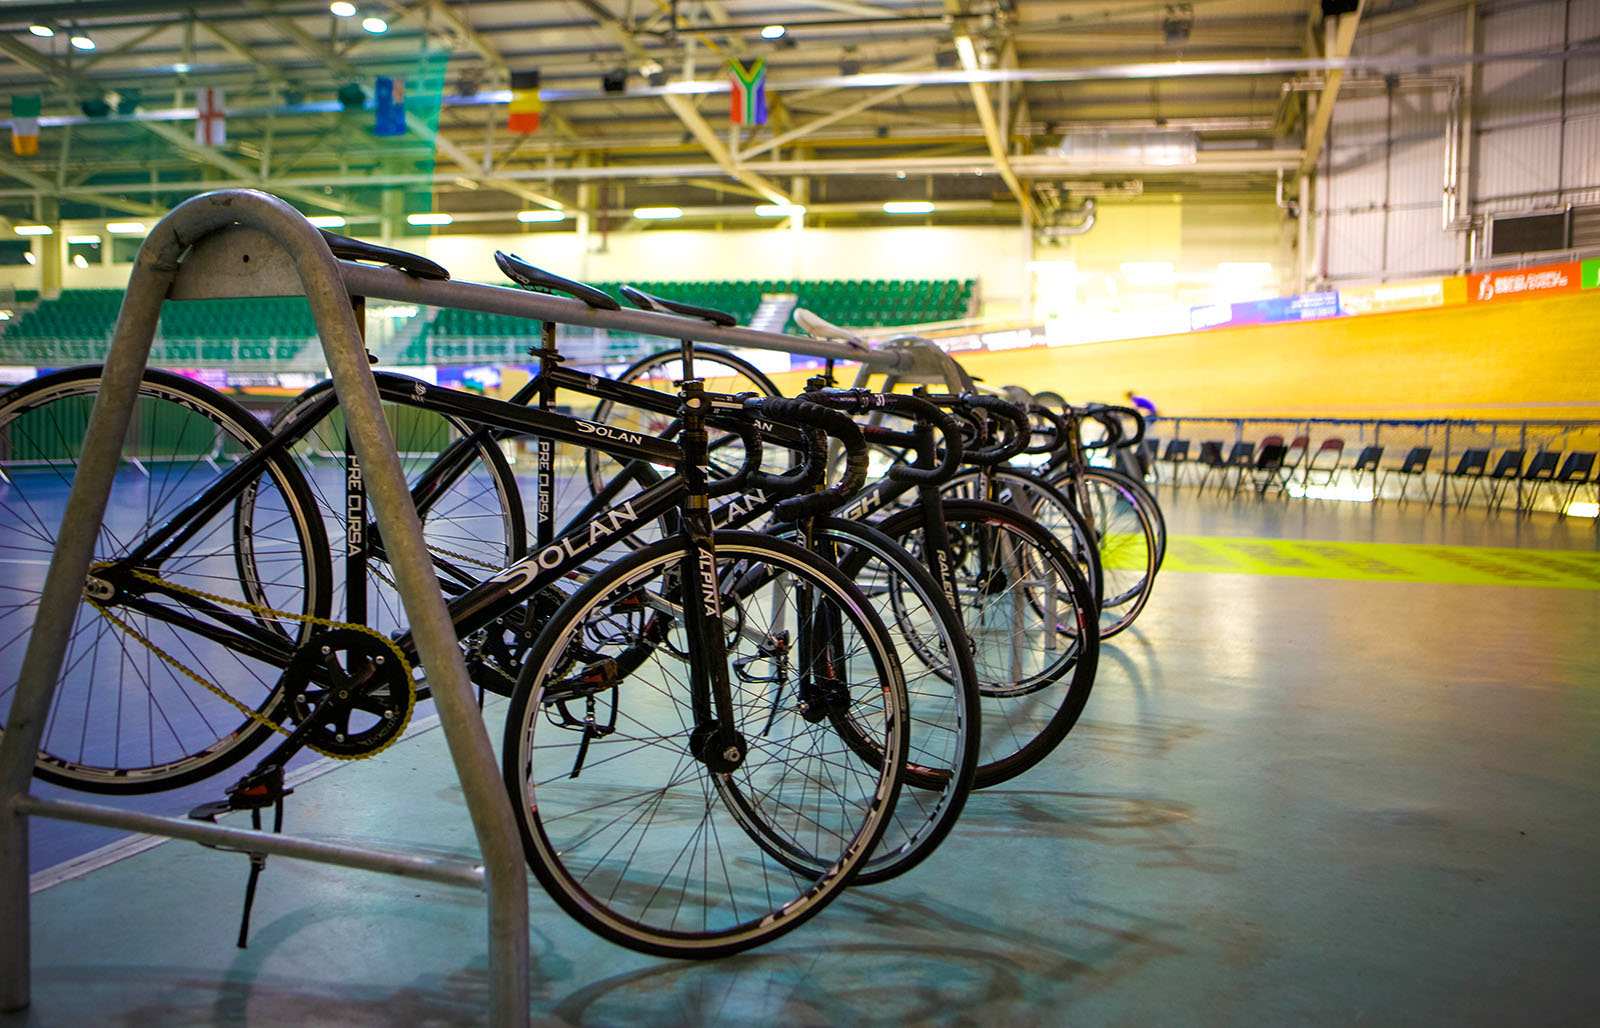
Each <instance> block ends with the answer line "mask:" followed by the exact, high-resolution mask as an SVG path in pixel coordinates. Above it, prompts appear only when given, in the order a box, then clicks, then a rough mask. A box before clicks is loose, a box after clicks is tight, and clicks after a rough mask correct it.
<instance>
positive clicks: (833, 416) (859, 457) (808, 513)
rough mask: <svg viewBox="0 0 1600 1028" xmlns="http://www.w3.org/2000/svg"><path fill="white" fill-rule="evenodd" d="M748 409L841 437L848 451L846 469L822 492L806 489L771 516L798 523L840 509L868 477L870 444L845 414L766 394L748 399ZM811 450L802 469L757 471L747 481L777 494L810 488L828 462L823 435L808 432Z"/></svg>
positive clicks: (781, 505) (777, 419)
mask: <svg viewBox="0 0 1600 1028" xmlns="http://www.w3.org/2000/svg"><path fill="white" fill-rule="evenodd" d="M745 409H746V410H749V411H751V412H753V413H756V414H760V415H762V416H763V417H769V418H771V419H772V420H774V421H784V422H787V423H789V424H791V425H798V426H800V427H801V428H806V429H815V430H816V432H817V433H820V434H822V435H825V436H832V437H833V438H835V439H837V440H839V442H840V443H841V444H842V445H843V446H844V449H845V458H846V459H845V469H844V474H843V475H841V476H840V478H839V481H838V482H836V483H834V484H833V485H832V486H829V487H828V488H826V489H823V490H822V491H821V492H813V493H806V494H805V495H801V496H792V497H790V498H789V499H786V500H782V501H780V502H779V503H778V505H777V507H775V508H774V510H773V514H774V516H775V517H777V518H778V519H779V520H784V521H798V520H800V519H801V518H808V517H816V516H818V515H820V514H826V513H827V512H829V511H831V510H836V509H837V508H839V507H840V506H842V505H843V504H844V503H845V501H847V500H849V499H850V497H851V496H854V495H855V494H856V493H857V492H859V491H860V490H861V487H862V486H863V485H864V484H865V483H866V481H867V442H866V439H864V438H863V437H862V435H861V429H860V428H859V427H858V426H857V425H856V423H855V422H854V421H851V420H850V418H849V417H847V416H846V415H844V414H842V413H840V412H838V411H835V410H832V409H830V408H828V407H824V406H823V405H821V404H819V403H814V402H812V401H810V400H808V399H799V398H787V397H781V396H766V397H759V398H754V399H750V400H746V401H745ZM806 438H807V442H808V446H807V452H806V453H805V455H804V459H803V460H802V462H801V468H800V469H799V470H798V471H796V472H791V473H789V474H787V475H771V474H768V473H767V472H753V473H752V474H751V475H750V476H749V478H748V479H747V481H749V482H750V483H751V484H753V485H755V486H756V488H767V489H772V490H774V491H777V492H793V491H795V490H796V489H797V488H799V489H810V488H814V487H815V486H817V485H818V484H819V483H821V482H822V480H823V476H824V474H825V472H826V469H827V464H828V448H827V442H826V439H825V438H821V439H819V438H818V435H817V434H813V433H811V432H808V433H806Z"/></svg>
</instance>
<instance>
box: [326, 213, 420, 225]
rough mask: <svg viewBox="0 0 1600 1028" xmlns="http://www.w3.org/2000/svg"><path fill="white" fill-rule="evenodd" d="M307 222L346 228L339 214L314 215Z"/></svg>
mask: <svg viewBox="0 0 1600 1028" xmlns="http://www.w3.org/2000/svg"><path fill="white" fill-rule="evenodd" d="M306 220H307V221H309V222H311V224H313V225H315V226H317V227H318V228H344V219H343V218H341V217H340V216H339V215H337V214H313V215H312V216H311V217H309V218H307V219H306ZM412 224H413V225H414V224H416V222H412Z"/></svg>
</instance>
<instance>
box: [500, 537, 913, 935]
mask: <svg viewBox="0 0 1600 1028" xmlns="http://www.w3.org/2000/svg"><path fill="white" fill-rule="evenodd" d="M685 546H686V544H685V543H684V542H682V541H681V540H679V539H669V540H663V541H661V542H658V543H653V544H651V545H649V546H646V547H643V548H641V549H639V550H637V551H635V552H634V553H632V554H630V555H628V556H627V557H625V558H624V559H622V560H621V561H619V562H617V563H616V564H613V565H612V566H611V567H609V568H607V569H606V570H605V571H603V572H601V573H600V574H598V575H596V576H595V577H593V578H591V579H590V580H589V581H588V582H585V583H584V584H583V585H582V586H581V587H580V588H579V589H578V590H577V591H576V592H575V593H573V595H572V596H571V598H570V599H569V600H568V601H567V602H566V603H565V604H563V605H562V607H561V608H560V610H559V611H558V612H557V613H556V615H555V616H554V617H553V618H552V619H551V621H550V622H549V624H547V625H546V626H545V628H544V630H543V632H542V633H541V634H540V636H539V638H538V639H537V640H535V642H534V645H533V647H532V648H531V649H530V651H529V656H528V660H527V662H526V664H525V665H524V667H523V674H522V678H521V680H520V681H519V682H518V686H517V690H516V692H515V694H514V695H513V697H512V701H511V707H510V710H509V713H508V715H507V722H506V739H505V746H504V750H503V758H504V771H505V778H506V785H507V788H508V789H509V790H510V791H511V796H512V804H513V806H514V807H515V809H516V813H517V818H518V821H519V823H520V825H521V827H522V835H523V844H524V846H525V848H526V851H527V856H528V861H529V863H530V864H531V865H532V868H533V871H534V874H535V875H536V876H537V877H538V878H539V881H540V882H541V883H542V884H543V885H544V887H545V889H546V890H548V891H549V893H550V894H551V896H552V897H554V898H555V900H556V902H557V903H559V904H560V905H561V906H562V908H563V909H565V910H566V911H567V912H568V913H569V914H571V915H572V916H573V917H574V918H576V919H577V920H578V921H579V922H581V923H583V924H584V925H586V926H587V927H589V928H590V929H592V930H593V931H595V932H597V933H598V934H600V935H601V936H603V937H605V938H607V939H609V940H611V941H613V942H616V943H618V944H620V945H623V946H626V947H628V948H630V949H635V950H639V951H641V952H645V953H651V954H656V955H660V956H675V957H714V956H721V955H724V954H728V953H733V952H737V951H739V950H743V949H746V948H749V947H751V946H755V945H758V944H760V943H762V942H764V941H766V940H768V939H771V938H774V937H776V936H778V935H781V934H782V933H784V932H786V931H789V930H790V929H792V928H794V927H796V926H797V925H799V924H800V923H802V922H803V921H805V920H806V919H807V918H809V917H811V916H812V915H813V914H815V913H816V912H817V911H818V910H820V909H821V908H822V907H823V906H824V905H825V904H826V903H828V902H829V901H830V900H831V899H833V898H834V896H835V895H837V893H838V891H839V890H840V889H841V888H842V887H843V886H844V885H846V884H847V883H848V882H849V881H850V879H851V876H852V874H853V873H854V872H855V871H856V869H857V868H858V867H859V866H860V865H861V864H862V862H863V861H865V860H866V859H867V857H868V856H869V855H870V854H871V853H872V850H873V847H874V846H875V845H876V844H877V843H878V841H879V839H880V837H881V836H882V834H883V831H884V828H885V826H886V825H887V824H888V822H889V819H890V817H891V816H892V814H893V810H894V805H895V800H896V797H897V794H898V791H899V785H900V777H901V772H902V769H903V767H904V765H905V762H906V757H907V713H906V694H905V685H904V681H903V680H902V678H901V676H900V670H899V666H898V664H897V662H896V660H895V654H894V651H893V648H892V647H891V645H890V644H889V641H888V636H887V635H886V633H885V631H884V628H883V625H882V623H881V622H880V621H879V620H878V618H877V617H875V616H874V615H873V614H872V612H871V610H870V609H869V608H868V607H867V605H866V604H865V603H864V602H863V599H862V597H861V595H860V593H859V592H858V591H857V590H856V589H855V588H854V587H853V586H852V585H851V584H850V583H849V581H848V580H847V579H845V577H844V576H843V575H842V574H840V573H839V572H838V571H837V570H836V569H834V568H831V567H829V566H828V565H826V564H825V563H823V562H822V561H821V560H820V559H818V558H817V557H815V556H813V555H812V554H809V553H807V552H806V551H804V550H802V549H800V548H798V547H795V546H793V545H790V544H788V543H784V542H781V541H779V540H775V539H770V538H766V537H763V536H759V535H753V534H750V533H742V532H727V533H719V534H718V535H717V536H716V555H717V571H718V578H719V581H720V582H721V588H722V593H723V595H722V603H723V626H724V637H725V639H726V642H727V654H726V655H727V660H728V674H729V677H730V678H731V687H732V699H733V710H732V714H733V721H734V724H733V727H734V728H735V729H736V730H737V731H738V732H739V734H740V736H741V737H742V739H743V740H744V743H745V747H746V752H745V755H744V757H743V759H742V760H741V761H739V762H738V763H737V766H735V767H733V768H732V769H731V770H725V769H724V770H715V769H713V765H714V764H715V761H714V760H712V759H701V757H697V756H696V752H697V750H699V751H701V753H702V756H704V755H705V754H704V748H703V747H701V746H700V745H699V742H700V740H701V739H702V738H703V737H704V734H703V733H704V728H705V725H706V716H707V715H706V712H707V711H708V710H709V709H710V707H709V703H710V700H709V698H708V697H707V696H706V695H705V694H704V692H705V686H704V685H703V684H702V683H699V682H697V681H696V680H695V676H694V675H693V674H692V673H691V667H690V657H689V653H688V649H687V646H688V639H687V636H688V633H687V632H686V631H685V622H684V614H683V612H682V610H681V608H680V605H679V602H678V598H679V597H680V596H681V589H680V587H679V585H678V584H677V583H678V578H679V574H680V569H681V568H682V566H683V561H684V557H685V553H686V550H685ZM821 636H825V638H824V637H821ZM819 687H821V688H822V691H823V692H824V693H828V694H830V695H831V699H830V701H829V702H828V704H827V705H826V711H824V709H823V708H822V707H819V706H816V705H815V704H816V697H817V694H818V689H819Z"/></svg>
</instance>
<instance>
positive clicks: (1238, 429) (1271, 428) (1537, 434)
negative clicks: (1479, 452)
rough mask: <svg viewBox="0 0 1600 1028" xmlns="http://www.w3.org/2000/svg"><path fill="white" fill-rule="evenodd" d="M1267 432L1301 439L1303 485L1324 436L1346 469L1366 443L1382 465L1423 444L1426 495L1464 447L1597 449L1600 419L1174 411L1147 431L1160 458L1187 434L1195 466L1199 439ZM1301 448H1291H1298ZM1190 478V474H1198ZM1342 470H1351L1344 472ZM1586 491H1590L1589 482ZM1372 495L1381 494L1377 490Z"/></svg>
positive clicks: (1493, 450)
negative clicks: (1335, 442) (1338, 447)
mask: <svg viewBox="0 0 1600 1028" xmlns="http://www.w3.org/2000/svg"><path fill="white" fill-rule="evenodd" d="M1269 436H1279V437H1281V438H1282V439H1283V441H1284V442H1285V443H1286V444H1288V443H1292V442H1293V440H1295V439H1296V438H1298V437H1302V436H1303V437H1305V438H1306V440H1307V444H1306V446H1305V448H1304V451H1303V453H1304V458H1303V459H1302V460H1299V461H1298V462H1297V463H1296V465H1295V467H1294V468H1293V469H1292V472H1291V473H1290V474H1288V475H1287V480H1288V481H1289V482H1290V483H1294V482H1297V481H1298V482H1299V483H1301V484H1302V485H1304V483H1305V482H1306V481H1307V478H1308V476H1307V471H1308V470H1309V465H1310V461H1311V458H1312V456H1313V455H1315V454H1316V452H1317V450H1318V448H1319V447H1321V446H1322V443H1323V441H1324V440H1327V439H1340V440H1343V442H1344V448H1343V452H1342V454H1341V455H1340V457H1339V460H1338V463H1337V468H1338V469H1340V470H1341V471H1342V472H1346V473H1348V472H1349V471H1350V470H1351V467H1352V465H1353V464H1354V463H1355V461H1356V459H1357V457H1358V456H1359V454H1360V452H1361V450H1362V449H1364V448H1365V447H1368V446H1381V447H1383V458H1382V461H1381V462H1380V468H1382V469H1390V468H1396V467H1398V466H1399V465H1400V464H1401V462H1402V461H1403V460H1404V458H1405V456H1406V454H1407V453H1408V452H1410V451H1411V449H1412V448H1413V447H1418V446H1425V447H1428V448H1429V449H1430V450H1431V453H1430V454H1429V457H1428V463H1427V465H1426V471H1425V473H1424V474H1425V485H1426V486H1427V488H1428V489H1429V490H1430V495H1437V494H1439V493H1440V491H1441V488H1442V486H1441V479H1442V478H1448V477H1450V473H1452V472H1454V471H1455V469H1456V466H1457V464H1458V462H1459V461H1460V458H1461V456H1462V454H1463V453H1465V452H1466V451H1467V450H1469V449H1486V450H1488V451H1489V460H1488V467H1489V469H1491V470H1492V469H1493V468H1494V466H1495V463H1496V462H1497V461H1498V460H1499V456H1500V454H1501V453H1503V452H1505V451H1507V450H1522V451H1524V453H1525V458H1524V464H1526V463H1527V462H1528V461H1531V460H1532V459H1533V457H1534V455H1535V454H1537V453H1540V452H1554V453H1561V454H1568V453H1573V452H1586V453H1600V420H1590V419H1557V418H1552V419H1527V420H1510V419H1486V418H1485V419H1466V418H1449V419H1444V418H1440V419H1419V420H1399V419H1355V418H1289V417H1283V418H1272V417H1250V418H1215V417H1175V418H1159V419H1155V420H1153V421H1152V422H1151V423H1150V425H1149V427H1148V430H1147V439H1149V440H1150V441H1151V442H1153V443H1154V445H1155V447H1156V457H1157V461H1158V464H1159V463H1160V460H1161V458H1162V457H1164V456H1165V453H1166V449H1167V444H1168V443H1169V442H1170V441H1171V440H1173V439H1185V440H1188V441H1189V452H1188V459H1187V463H1189V464H1191V465H1192V464H1194V463H1195V462H1196V461H1197V459H1198V457H1199V452H1200V446H1201V444H1202V443H1204V442H1219V443H1221V444H1222V450H1223V454H1224V456H1226V455H1227V452H1228V450H1229V449H1230V448H1231V446H1232V445H1233V444H1234V443H1238V442H1254V443H1256V444H1257V446H1258V449H1259V444H1260V442H1261V440H1263V439H1265V438H1267V437H1269ZM1298 453H1299V451H1296V455H1298ZM1597 463H1600V458H1597ZM1163 467H1166V466H1165V465H1163ZM1169 477H1172V478H1176V476H1169ZM1187 477H1188V478H1189V479H1190V480H1192V479H1193V478H1194V477H1195V476H1193V475H1190V476H1187ZM1342 477H1345V478H1348V477H1349V476H1348V474H1345V475H1344V476H1342ZM1596 478H1600V472H1597V473H1591V474H1590V475H1588V476H1585V484H1587V485H1592V483H1594V481H1595V480H1596ZM1506 488H1507V489H1512V488H1515V496H1516V506H1517V507H1519V508H1520V507H1522V506H1523V505H1524V500H1525V499H1526V492H1527V490H1528V484H1527V483H1526V482H1525V481H1524V480H1523V479H1521V478H1520V477H1518V478H1516V479H1514V480H1513V479H1508V480H1507V482H1506ZM1581 491H1582V490H1580V492H1581ZM1288 492H1289V495H1296V494H1299V495H1302V496H1303V495H1306V493H1305V490H1304V489H1303V488H1302V489H1299V490H1293V491H1288ZM1588 492H1589V493H1590V494H1592V493H1593V492H1594V490H1593V488H1590V489H1589V490H1588ZM1313 498H1316V497H1315V496H1313ZM1349 498H1360V497H1349ZM1372 498H1381V497H1378V496H1376V494H1375V495H1374V496H1373V497H1372Z"/></svg>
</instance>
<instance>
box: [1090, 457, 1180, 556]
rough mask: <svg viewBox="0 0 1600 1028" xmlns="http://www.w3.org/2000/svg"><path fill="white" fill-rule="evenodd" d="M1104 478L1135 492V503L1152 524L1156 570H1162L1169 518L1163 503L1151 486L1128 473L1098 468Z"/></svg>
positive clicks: (1165, 552) (1165, 553)
mask: <svg viewBox="0 0 1600 1028" xmlns="http://www.w3.org/2000/svg"><path fill="white" fill-rule="evenodd" d="M1095 470H1096V471H1098V472H1099V473H1100V474H1101V475H1102V476H1106V477H1109V478H1112V479H1115V480H1116V481H1117V482H1119V483H1121V484H1122V485H1124V486H1126V487H1128V488H1129V489H1131V490H1132V491H1133V498H1134V500H1135V502H1137V503H1138V504H1139V506H1140V507H1141V508H1142V509H1143V510H1144V513H1145V517H1146V520H1148V521H1149V522H1150V532H1151V534H1152V535H1153V536H1154V537H1155V541H1156V570H1157V571H1160V570H1161V562H1162V561H1164V560H1166V559H1167V516H1166V515H1165V514H1163V513H1161V502H1160V501H1159V500H1157V499H1156V497H1155V494H1154V493H1152V492H1151V491H1150V486H1149V485H1148V484H1146V483H1145V482H1142V481H1140V480H1139V479H1137V478H1135V477H1134V476H1132V475H1129V474H1128V473H1126V472H1123V471H1118V470H1117V469H1116V468H1096V469H1095Z"/></svg>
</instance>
